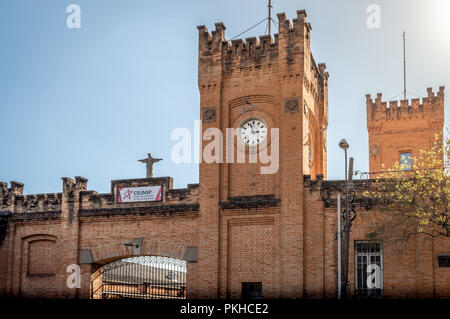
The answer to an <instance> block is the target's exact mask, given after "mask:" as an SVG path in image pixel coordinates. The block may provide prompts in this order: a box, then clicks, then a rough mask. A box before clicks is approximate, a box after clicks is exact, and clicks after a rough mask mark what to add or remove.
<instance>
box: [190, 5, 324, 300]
mask: <svg viewBox="0 0 450 319" xmlns="http://www.w3.org/2000/svg"><path fill="white" fill-rule="evenodd" d="M278 24H279V33H278V34H275V35H274V39H273V38H272V37H271V36H270V35H263V36H260V37H259V39H257V38H254V37H253V38H247V39H246V40H245V41H244V40H242V39H237V40H232V41H231V42H230V41H227V40H226V38H225V26H224V24H223V23H216V24H215V31H213V32H212V33H209V32H208V29H207V28H206V27H205V26H199V27H198V30H199V65H198V85H199V90H200V96H201V99H200V107H201V116H202V120H203V125H202V136H203V134H204V132H205V131H206V130H207V129H208V128H220V129H221V131H222V132H223V133H224V135H225V132H226V129H227V128H238V127H239V126H240V125H242V123H243V122H245V121H246V120H247V119H250V118H256V119H259V120H261V121H263V122H264V123H265V124H266V125H267V127H268V128H269V130H271V129H272V128H279V145H280V149H279V154H280V155H279V170H278V172H277V173H275V174H267V175H264V174H261V173H260V167H261V165H262V163H260V162H259V159H258V163H249V162H248V157H247V160H246V163H236V160H235V162H234V163H212V164H208V163H205V162H203V163H201V164H200V220H199V222H200V225H199V229H200V232H199V250H198V251H199V261H198V268H199V273H201V274H202V277H203V278H204V279H199V280H200V281H202V282H201V283H200V285H199V286H202V287H204V288H203V289H204V290H203V291H201V292H199V296H200V297H201V296H205V297H208V296H211V295H214V294H216V293H217V294H218V295H219V296H221V297H241V283H242V282H262V283H263V291H264V297H267V298H270V297H275V296H277V297H302V296H303V287H304V285H303V249H304V245H303V175H304V174H308V175H311V176H312V178H313V179H315V178H316V176H317V177H318V178H319V177H320V178H323V175H326V129H327V123H328V73H327V72H326V71H325V68H326V67H325V64H319V65H316V63H315V62H314V59H313V56H312V54H311V51H310V31H311V25H310V24H309V23H308V22H306V12H305V11H304V10H300V11H297V18H296V19H294V20H293V24H292V23H291V21H290V20H288V19H287V18H286V15H285V14H284V13H281V14H278ZM244 100H245V101H246V102H248V105H247V104H245V105H244V108H245V109H246V111H245V112H244V114H243V112H242V107H243V101H244ZM249 104H253V105H254V107H252V108H251V107H249ZM238 138H239V137H237V138H236V139H235V140H234V145H235V146H236V147H237V143H239V141H238V140H237V139H238ZM268 138H269V139H270V137H268ZM269 143H270V140H269ZM204 144H207V143H206V142H204ZM203 146H205V145H203ZM246 152H247V155H248V148H247V151H246ZM223 154H224V158H225V157H226V150H225V143H224V149H223ZM235 154H236V149H235ZM263 166H266V164H264V165H263ZM258 196H259V197H258ZM262 196H270V197H271V198H275V199H277V200H279V203H280V204H279V205H276V207H269V208H267V207H266V208H264V207H261V208H258V209H257V210H256V211H252V213H251V215H249V211H248V210H245V209H244V210H240V209H230V210H228V209H225V208H224V204H223V203H229V201H232V203H234V202H233V199H236V197H239V203H242V202H245V201H250V200H251V201H252V203H253V202H256V203H258V198H261V197H262ZM228 206H230V205H228ZM262 206H264V205H262ZM217 278H218V281H217Z"/></svg>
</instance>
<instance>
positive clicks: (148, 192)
mask: <svg viewBox="0 0 450 319" xmlns="http://www.w3.org/2000/svg"><path fill="white" fill-rule="evenodd" d="M117 200H118V202H119V203H136V202H156V201H161V200H162V186H161V185H159V186H145V187H124V188H119V196H118V199H117Z"/></svg>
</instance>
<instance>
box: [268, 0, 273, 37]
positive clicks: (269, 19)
mask: <svg viewBox="0 0 450 319" xmlns="http://www.w3.org/2000/svg"><path fill="white" fill-rule="evenodd" d="M267 8H268V9H269V14H268V16H267V23H268V26H269V35H272V32H271V22H272V0H269V4H268V5H267Z"/></svg>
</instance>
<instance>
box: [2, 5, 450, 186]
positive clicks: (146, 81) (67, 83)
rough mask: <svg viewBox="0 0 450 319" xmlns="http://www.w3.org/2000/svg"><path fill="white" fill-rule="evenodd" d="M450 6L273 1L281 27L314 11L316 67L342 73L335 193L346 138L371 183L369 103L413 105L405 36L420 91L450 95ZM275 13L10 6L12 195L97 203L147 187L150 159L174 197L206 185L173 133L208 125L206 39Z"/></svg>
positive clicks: (5, 118)
mask: <svg viewBox="0 0 450 319" xmlns="http://www.w3.org/2000/svg"><path fill="white" fill-rule="evenodd" d="M71 3H76V4H79V5H80V7H81V29H78V30H76V29H68V28H67V26H66V18H67V16H68V13H66V7H67V6H68V5H69V4H71ZM371 3H376V4H379V5H380V6H381V9H382V11H381V28H380V29H368V28H367V27H366V19H367V16H368V13H366V8H367V6H368V5H369V4H371ZM449 3H450V1H447V0H422V1H419V0H384V1H375V0H370V1H366V0H346V1H336V0H309V1H301V0H295V1H294V0H273V6H274V16H275V14H276V13H278V12H286V14H287V16H288V17H289V18H290V19H292V18H294V17H295V14H296V10H298V9H306V10H307V13H308V20H309V22H310V23H311V24H312V49H313V53H314V56H315V59H316V61H317V62H318V63H321V62H325V63H326V64H327V67H328V71H329V73H330V82H329V84H330V87H329V114H330V115H329V130H328V172H329V179H337V178H342V177H343V168H342V167H343V154H342V152H341V151H340V150H339V149H338V147H337V143H338V141H339V140H340V139H341V138H343V137H346V138H347V139H348V140H349V142H350V155H351V156H354V157H355V168H356V169H359V170H363V171H367V170H368V145H367V144H368V140H367V130H366V116H365V94H366V93H372V94H376V93H377V92H383V95H384V97H385V98H386V99H391V98H393V97H395V96H398V94H399V93H400V92H401V91H402V46H401V33H402V31H403V30H404V29H405V30H406V31H407V47H408V53H407V55H408V57H407V58H408V90H409V91H411V92H414V93H416V94H419V95H426V88H427V87H433V89H434V90H437V89H438V87H439V85H446V88H447V94H450V91H449V90H450V59H449V56H450V40H449V39H450V22H449V21H450V19H449V18H448V17H449V16H450V5H449ZM266 10H267V8H266V1H265V0H245V1H242V0H239V1H238V0H227V1H218V0H190V1H186V0H182V1H181V0H180V1H175V0H172V1H168V0H166V1H159V0H158V1H156V0H152V1H149V0H127V1H112V0H96V1H92V0H71V1H66V0H52V1H50V0H39V1H37V0H29V1H25V0H14V1H13V0H9V1H6V0H3V1H1V2H0V41H1V50H0V110H1V112H0V136H1V146H0V181H11V180H16V181H20V182H23V183H25V193H46V192H58V191H61V179H60V178H61V177H62V176H69V177H73V176H77V175H81V176H84V177H86V178H88V179H89V184H88V185H89V189H94V190H97V191H99V192H109V190H110V180H111V179H122V178H136V177H143V176H145V167H144V165H143V164H141V163H139V162H138V161H137V160H138V159H141V158H144V157H145V156H146V154H147V153H148V152H152V154H153V155H155V156H157V157H163V158H165V159H166V160H165V161H163V162H161V163H158V164H157V165H156V166H155V171H156V174H157V175H159V176H173V177H174V179H175V186H176V187H184V186H185V185H186V184H187V183H195V182H198V167H197V165H196V164H189V165H188V164H183V165H181V164H178V165H175V164H173V163H172V162H171V161H170V152H171V148H172V146H173V145H174V142H173V141H171V140H170V135H171V132H172V130H173V129H175V128H177V127H187V128H193V121H194V120H195V119H198V118H199V93H198V88H197V36H198V34H197V32H198V31H197V28H196V26H197V25H201V24H205V25H206V26H207V27H208V28H209V29H210V30H211V29H214V23H215V22H219V21H222V22H224V23H225V25H226V27H227V30H226V35H227V38H229V39H230V38H231V37H233V36H235V35H236V34H238V33H240V32H242V31H243V30H245V29H247V28H248V27H250V26H252V25H254V24H255V23H256V22H258V21H260V20H261V19H262V18H264V16H265V15H266ZM275 18H276V16H275ZM264 31H265V26H264V25H261V26H260V27H259V28H256V29H254V30H252V31H251V32H249V33H248V34H245V35H244V37H249V36H259V35H261V34H263V33H264ZM448 120H449V111H448V103H447V105H446V126H447V127H448V123H449V121H448Z"/></svg>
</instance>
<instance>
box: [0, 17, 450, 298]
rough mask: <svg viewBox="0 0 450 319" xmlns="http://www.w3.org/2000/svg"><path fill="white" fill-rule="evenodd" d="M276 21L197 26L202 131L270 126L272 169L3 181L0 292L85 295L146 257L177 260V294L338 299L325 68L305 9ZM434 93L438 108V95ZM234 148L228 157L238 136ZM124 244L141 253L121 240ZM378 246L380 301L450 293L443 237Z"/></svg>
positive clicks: (371, 211) (363, 234)
mask: <svg viewBox="0 0 450 319" xmlns="http://www.w3.org/2000/svg"><path fill="white" fill-rule="evenodd" d="M278 20H279V33H278V34H276V35H275V37H274V39H273V38H272V37H270V36H261V37H260V38H259V39H256V38H247V39H246V40H245V41H243V40H233V41H231V42H229V41H227V40H226V38H225V26H224V25H223V24H222V23H217V24H216V25H215V31H213V32H211V33H210V32H209V31H208V29H207V28H206V27H205V26H199V27H198V30H199V63H198V67H199V76H198V79H199V90H200V97H201V99H200V107H201V117H202V135H204V134H206V135H207V132H208V129H210V128H220V129H221V130H223V131H225V129H226V128H238V127H240V126H241V125H242V123H245V122H246V121H247V120H248V119H258V120H260V121H262V122H264V123H265V125H266V126H267V127H268V128H279V169H278V171H277V172H276V173H275V174H260V168H261V167H262V166H264V165H265V164H264V163H261V162H260V161H259V160H258V162H257V163H206V162H202V163H200V178H199V184H192V185H188V187H187V188H186V189H174V188H173V181H172V179H171V178H169V177H164V178H146V179H129V180H120V181H112V183H111V192H110V193H108V194H98V193H97V192H95V191H92V190H88V188H87V179H85V178H82V177H76V178H75V179H74V180H73V179H71V178H63V183H62V184H63V185H62V192H61V193H55V194H35V195H23V184H20V183H18V182H11V183H10V186H9V187H8V185H7V184H6V183H0V235H1V237H2V242H1V244H0V245H1V246H0V269H1V271H0V295H3V296H8V297H57V298H89V295H90V281H91V274H93V273H95V272H96V271H97V270H98V269H99V268H100V267H102V265H105V264H108V263H110V262H112V261H116V260H119V259H122V258H125V257H130V256H143V255H149V256H167V257H173V258H177V259H185V260H186V261H187V278H186V284H187V287H186V293H187V297H188V298H240V297H242V291H243V287H244V285H245V283H254V284H258V287H260V289H261V292H262V296H263V297H264V298H335V297H336V293H337V240H336V229H337V221H336V206H337V199H336V198H337V194H338V193H342V185H343V182H342V181H328V180H326V129H327V123H328V95H327V92H328V88H327V85H328V73H327V72H326V67H325V64H318V65H317V64H316V63H315V61H314V59H313V56H312V54H311V51H310V30H311V25H310V24H309V23H308V22H307V21H306V12H305V11H303V10H301V11H298V12H297V18H296V19H294V20H293V21H292V22H291V21H290V20H288V19H286V16H285V15H284V14H279V15H278ZM436 99H442V102H443V89H441V90H440V91H439V93H438V96H437V97H436ZM379 100H380V99H379V98H378V99H377V102H376V103H378V102H379ZM439 101H440V100H439ZM413 103H415V102H413ZM424 104H426V103H425V102H424ZM249 105H252V107H250V106H249ZM414 105H415V104H414ZM242 108H244V110H242ZM424 109H425V111H424V112H427V109H428V108H427V107H424ZM442 113H443V111H442ZM369 117H370V114H369V113H368V127H369V131H370V130H371V128H372V127H373V125H372V123H373V122H371V119H373V117H372V118H370V119H369ZM376 117H377V116H376V115H375V118H376ZM438 119H439V118H438ZM441 119H443V115H442V118H441ZM397 121H399V122H401V120H400V119H398V120H397ZM418 122H420V121H418ZM440 125H441V126H440V129H441V130H442V125H443V123H441V124H440ZM438 126H439V125H437V126H436V125H435V126H433V127H435V128H436V127H437V129H439V127H438ZM433 132H434V131H433ZM372 137H373V138H374V140H375V138H376V136H375V135H373V134H372V135H371V138H372ZM272 138H273V136H271V135H269V136H268V137H267V139H268V144H269V145H270V144H271V143H272V142H273V141H272ZM407 142H408V141H406V142H405V143H407ZM233 143H234V144H233V145H234V147H235V149H234V150H235V151H237V148H238V147H239V144H238V143H239V141H238V137H237V138H236V140H235V141H234V142H233ZM370 143H371V146H372V140H371V142H370ZM374 143H378V142H374ZM377 145H378V144H377ZM406 146H409V145H401V147H406ZM204 147H206V146H204ZM249 149H250V148H248V147H245V151H246V154H247V156H250V154H249ZM223 151H224V153H225V152H226V150H225V146H223ZM388 151H389V148H388V150H387V151H386V152H385V151H384V149H382V153H381V154H383V156H384V154H386V153H387V152H388ZM396 151H397V150H396ZM250 152H251V151H250ZM383 158H384V157H383ZM371 165H372V164H371ZM373 167H375V166H371V169H372V168H373ZM358 183H360V184H363V183H364V181H361V182H358ZM148 185H162V186H163V190H164V192H163V198H162V201H161V202H144V203H142V202H141V203H119V202H118V189H119V188H121V187H136V186H148ZM362 186H363V185H362ZM356 208H357V211H358V213H359V216H358V218H357V220H356V221H355V222H354V226H353V232H352V234H351V243H352V244H351V245H350V269H349V278H350V284H351V287H352V289H351V293H352V294H356V293H358V291H357V289H355V288H357V287H358V284H359V283H360V281H361V277H359V275H358V272H361V269H359V268H358V267H359V261H358V260H359V257H360V254H361V251H360V248H359V247H362V246H360V245H366V244H370V242H367V234H368V232H369V231H370V225H371V222H372V221H373V220H376V219H377V218H378V216H379V212H377V210H376V208H372V207H368V206H367V205H366V204H365V203H364V202H358V203H356ZM134 242H139V243H140V245H138V246H132V245H129V244H127V243H134ZM355 247H356V249H355ZM377 249H378V250H377ZM375 250H377V251H375V254H378V255H373V257H374V258H378V262H379V263H380V265H381V266H382V274H383V295H384V296H385V297H387V298H400V297H436V298H444V297H445V298H450V268H444V267H439V265H438V256H440V255H443V254H450V240H449V239H448V238H446V239H444V238H440V239H433V240H432V239H430V238H427V237H422V236H417V237H416V238H414V239H413V240H410V241H408V242H407V244H405V245H403V246H400V245H382V243H379V245H378V248H376V249H375ZM369 253H370V252H368V253H367V254H366V255H367V256H369V255H368V254H369ZM367 256H366V257H367ZM369 257H370V258H372V257H371V256H369ZM71 264H80V267H81V274H82V280H81V287H80V288H77V289H73V288H69V287H68V286H67V284H66V280H67V277H68V275H69V274H68V273H67V266H68V265H71ZM364 271H365V270H364Z"/></svg>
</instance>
